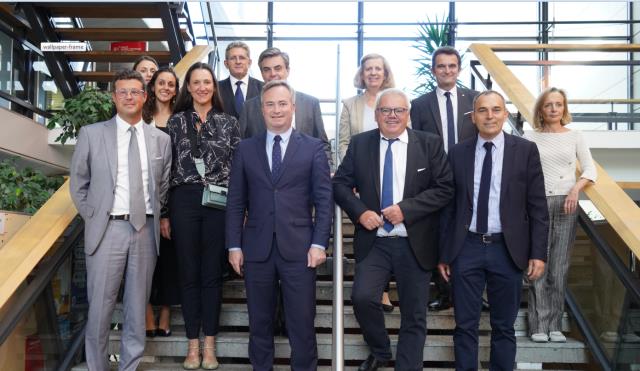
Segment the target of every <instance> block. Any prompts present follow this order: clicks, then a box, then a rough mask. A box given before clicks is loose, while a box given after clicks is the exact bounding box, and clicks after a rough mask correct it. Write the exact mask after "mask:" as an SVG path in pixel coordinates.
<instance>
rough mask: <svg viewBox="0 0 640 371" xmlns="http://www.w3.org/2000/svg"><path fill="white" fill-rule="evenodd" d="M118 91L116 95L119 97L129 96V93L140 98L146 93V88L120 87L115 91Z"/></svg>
mask: <svg viewBox="0 0 640 371" xmlns="http://www.w3.org/2000/svg"><path fill="white" fill-rule="evenodd" d="M115 93H116V97H118V98H119V99H124V98H126V97H127V96H129V94H131V96H132V97H133V98H138V97H141V96H143V95H144V90H142V89H118V90H116V91H115Z"/></svg>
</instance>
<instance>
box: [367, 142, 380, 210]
mask: <svg viewBox="0 0 640 371" xmlns="http://www.w3.org/2000/svg"><path fill="white" fill-rule="evenodd" d="M368 148H371V151H369V163H370V164H373V165H374V166H373V171H372V172H371V175H372V176H373V184H374V185H375V187H376V195H377V196H378V205H380V131H379V130H378V129H376V130H374V131H372V132H371V135H370V136H369V146H368Z"/></svg>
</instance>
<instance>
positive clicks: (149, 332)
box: [146, 329, 156, 338]
mask: <svg viewBox="0 0 640 371" xmlns="http://www.w3.org/2000/svg"><path fill="white" fill-rule="evenodd" d="M146 335H147V337H148V338H154V337H156V329H153V330H147V331H146Z"/></svg>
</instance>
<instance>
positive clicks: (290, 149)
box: [273, 130, 300, 184]
mask: <svg viewBox="0 0 640 371" xmlns="http://www.w3.org/2000/svg"><path fill="white" fill-rule="evenodd" d="M299 147H300V134H299V133H298V131H297V130H293V131H292V132H291V136H290V137H289V144H287V150H286V152H285V153H284V158H283V159H282V168H280V173H279V174H278V177H277V178H276V179H275V180H274V182H273V183H274V184H276V183H278V182H279V181H280V178H282V174H284V173H285V172H286V170H287V165H288V164H289V163H290V162H291V159H292V158H293V157H294V156H295V155H296V152H297V151H298V148H299Z"/></svg>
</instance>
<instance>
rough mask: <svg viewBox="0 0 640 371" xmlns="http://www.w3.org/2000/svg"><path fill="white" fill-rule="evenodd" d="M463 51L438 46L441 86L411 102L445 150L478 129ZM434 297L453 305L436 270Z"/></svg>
mask: <svg viewBox="0 0 640 371" xmlns="http://www.w3.org/2000/svg"><path fill="white" fill-rule="evenodd" d="M460 63H461V58H460V53H458V51H457V50H456V49H454V48H452V47H450V46H443V47H440V48H438V49H437V50H436V51H435V52H434V53H433V56H432V58H431V72H432V73H433V76H435V78H436V82H437V84H438V86H437V87H436V88H435V89H434V90H432V91H431V92H429V93H426V94H423V95H421V96H420V97H418V98H416V99H414V100H413V101H412V102H411V127H412V128H413V129H414V130H422V131H426V132H429V133H433V134H436V135H438V136H439V137H440V138H442V142H443V143H444V151H445V152H448V151H449V149H450V148H451V147H453V145H454V144H456V143H458V142H460V141H462V140H465V139H467V138H471V137H474V136H475V135H476V134H477V133H478V131H477V130H476V127H475V126H474V125H473V123H472V122H471V115H470V114H471V111H473V98H475V96H476V95H478V92H477V91H475V90H470V89H466V88H463V87H460V86H457V82H458V76H459V75H460ZM433 282H434V283H435V291H434V297H433V299H432V301H431V302H429V310H435V311H439V310H445V309H448V308H450V307H451V289H450V287H449V284H448V283H447V282H446V281H445V280H443V279H442V277H441V276H440V275H439V274H438V273H437V272H436V273H435V274H434V275H433Z"/></svg>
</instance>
